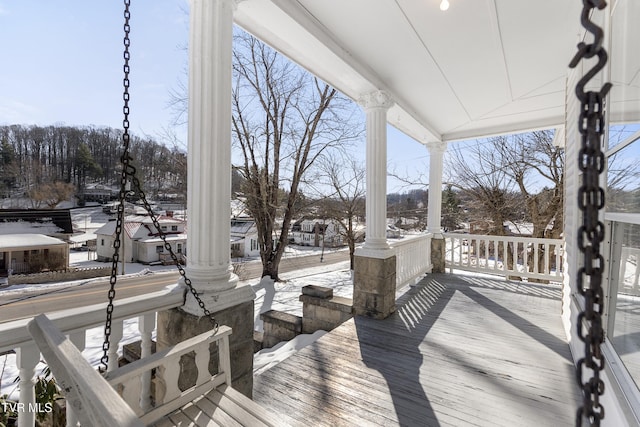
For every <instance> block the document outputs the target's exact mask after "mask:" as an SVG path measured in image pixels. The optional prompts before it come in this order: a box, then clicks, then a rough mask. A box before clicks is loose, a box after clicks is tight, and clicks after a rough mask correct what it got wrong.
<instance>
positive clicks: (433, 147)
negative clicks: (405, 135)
mask: <svg viewBox="0 0 640 427" xmlns="http://www.w3.org/2000/svg"><path fill="white" fill-rule="evenodd" d="M425 145H426V146H427V149H428V150H429V152H434V151H435V152H439V153H444V152H445V151H447V145H448V144H447V143H446V142H444V141H433V142H427V143H426V144H425Z"/></svg>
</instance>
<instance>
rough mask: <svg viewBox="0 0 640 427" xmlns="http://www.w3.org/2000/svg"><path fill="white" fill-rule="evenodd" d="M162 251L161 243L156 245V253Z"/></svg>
mask: <svg viewBox="0 0 640 427" xmlns="http://www.w3.org/2000/svg"><path fill="white" fill-rule="evenodd" d="M163 252H164V246H162V245H158V246H156V253H157V254H161V253H163Z"/></svg>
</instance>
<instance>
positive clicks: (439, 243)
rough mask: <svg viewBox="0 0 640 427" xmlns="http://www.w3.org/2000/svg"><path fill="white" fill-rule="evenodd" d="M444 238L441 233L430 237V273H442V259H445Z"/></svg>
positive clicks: (443, 269) (443, 270)
mask: <svg viewBox="0 0 640 427" xmlns="http://www.w3.org/2000/svg"><path fill="white" fill-rule="evenodd" d="M445 242H446V241H445V239H444V237H443V236H442V235H440V237H439V238H438V237H436V236H433V238H432V239H431V265H432V266H433V269H432V270H431V272H432V273H444V272H445V268H444V260H445V251H446V244H445Z"/></svg>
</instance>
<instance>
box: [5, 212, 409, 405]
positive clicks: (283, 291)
mask: <svg viewBox="0 0 640 427" xmlns="http://www.w3.org/2000/svg"><path fill="white" fill-rule="evenodd" d="M109 218H110V216H109V215H107V214H104V213H103V212H102V209H101V208H100V207H89V208H83V209H74V210H72V220H73V222H74V228H76V229H80V230H84V231H85V233H87V236H85V237H89V236H90V235H91V234H93V233H94V232H95V230H97V229H98V228H100V227H101V226H102V225H104V224H105V223H106V222H107V221H108V220H109ZM94 238H95V237H94ZM79 241H82V238H80V239H79ZM320 250H321V249H320V248H313V247H296V246H291V247H287V249H286V252H285V255H284V257H285V258H290V257H296V256H305V255H311V254H314V253H317V254H318V256H319V251H320ZM341 250H346V249H341ZM326 251H329V250H328V249H327V250H325V253H326ZM92 258H93V254H92V253H89V252H77V251H71V254H70V264H71V265H73V266H78V267H92V266H100V267H104V266H105V265H109V264H105V263H102V262H97V261H93V260H92ZM174 268H175V267H174V266H147V265H142V264H137V263H127V264H126V270H125V271H126V273H127V274H143V273H145V272H146V271H153V272H158V271H166V270H172V269H174ZM280 278H281V280H282V282H278V283H274V282H273V281H272V280H267V279H263V280H259V279H254V280H247V281H244V282H242V283H246V284H247V285H250V286H252V287H253V288H254V290H255V292H256V299H255V313H254V316H255V329H256V330H259V331H262V321H261V320H260V313H263V312H265V311H268V310H271V309H274V310H280V311H285V312H287V313H291V314H295V315H299V316H301V315H302V303H301V302H299V301H298V297H299V296H300V294H301V293H302V287H304V286H306V285H319V286H325V287H330V288H333V289H334V295H336V296H342V297H347V298H351V296H352V292H353V286H352V281H351V271H350V270H349V262H348V261H344V262H341V263H337V264H329V265H326V266H320V267H314V268H310V269H304V270H298V271H295V272H291V273H283V274H281V277H280ZM82 282H83V281H78V282H66V283H53V284H44V285H37V286H34V285H16V286H11V287H7V288H2V290H1V291H0V292H3V293H5V292H7V293H12V294H25V295H26V294H29V293H32V292H35V291H39V292H41V291H42V290H43V288H45V287H46V288H47V289H53V288H55V287H60V286H79V285H81V283H82ZM405 289H406V288H405ZM403 291H404V289H403V290H400V291H399V292H398V295H400V294H401V293H402V292H403ZM137 323H138V322H137V319H131V320H129V321H127V322H125V323H124V334H123V336H124V338H123V340H122V341H121V345H124V344H127V343H130V342H133V341H136V340H138V339H139V333H138V324H137ZM103 330H104V328H103V327H99V328H94V329H91V330H89V331H87V340H86V347H85V350H84V351H83V355H84V356H85V357H86V358H87V360H89V362H90V363H91V364H92V365H93V366H98V365H99V363H100V358H101V357H102V340H103ZM324 333H325V332H323V331H318V332H316V333H314V334H311V335H300V336H298V337H296V338H295V339H294V340H291V341H289V342H285V343H280V344H278V345H276V346H275V347H273V348H270V349H264V350H262V351H260V352H259V353H257V354H256V355H255V357H254V373H255V374H260V373H261V372H264V371H265V370H267V369H269V368H270V367H272V366H274V365H275V364H277V363H279V362H280V361H282V360H284V359H286V358H287V357H289V356H290V355H291V354H293V353H295V352H296V351H298V350H300V349H301V348H304V347H305V346H307V345H309V344H310V343H312V342H314V341H315V340H317V339H318V338H319V337H320V336H322V335H323V334H324ZM44 367H45V365H44V363H40V364H39V365H38V366H37V367H36V375H42V370H43V369H44ZM17 377H18V370H17V367H16V358H15V355H13V354H11V355H5V356H0V395H2V394H9V395H11V397H12V398H14V399H17V389H18V384H17V382H16V381H15V380H16V379H17Z"/></svg>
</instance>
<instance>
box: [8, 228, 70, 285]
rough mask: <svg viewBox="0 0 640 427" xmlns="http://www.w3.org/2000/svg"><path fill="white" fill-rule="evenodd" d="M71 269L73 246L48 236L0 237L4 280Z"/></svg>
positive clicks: (9, 235)
mask: <svg viewBox="0 0 640 427" xmlns="http://www.w3.org/2000/svg"><path fill="white" fill-rule="evenodd" d="M67 267H69V245H68V244H67V243H66V242H63V241H62V240H60V239H57V238H55V237H51V236H45V235H44V234H34V233H28V234H0V276H5V275H9V274H23V273H38V272H40V271H42V270H61V269H65V268H67Z"/></svg>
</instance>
